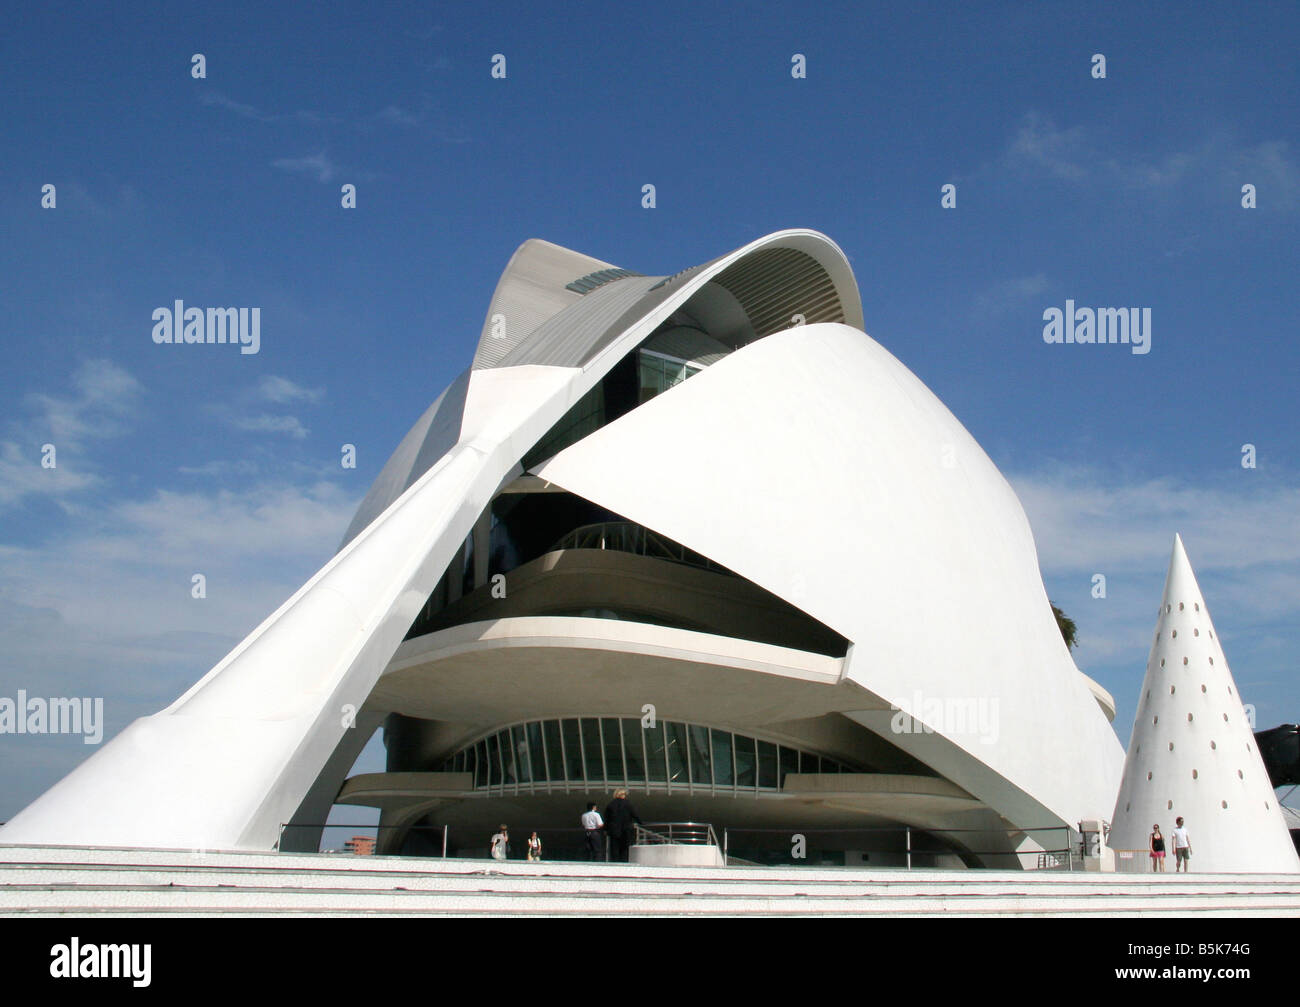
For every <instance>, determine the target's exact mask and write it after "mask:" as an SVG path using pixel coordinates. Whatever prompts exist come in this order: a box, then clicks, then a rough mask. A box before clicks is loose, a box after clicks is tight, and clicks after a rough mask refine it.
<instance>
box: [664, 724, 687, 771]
mask: <svg viewBox="0 0 1300 1007" xmlns="http://www.w3.org/2000/svg"><path fill="white" fill-rule="evenodd" d="M664 731H665V732H666V734H667V739H668V780H669V782H670V783H685V782H686V780H687V776H686V772H687V764H686V759H687V755H686V725H685V724H679V723H677V722H675V721H672V720H669V721H666V722H665V723H664Z"/></svg>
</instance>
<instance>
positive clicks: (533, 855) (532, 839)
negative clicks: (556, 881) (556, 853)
mask: <svg viewBox="0 0 1300 1007" xmlns="http://www.w3.org/2000/svg"><path fill="white" fill-rule="evenodd" d="M528 859H529V860H541V859H542V841H541V840H540V839H538V838H537V833H536V832H534V833H533V834H532V835H531V836H529V837H528Z"/></svg>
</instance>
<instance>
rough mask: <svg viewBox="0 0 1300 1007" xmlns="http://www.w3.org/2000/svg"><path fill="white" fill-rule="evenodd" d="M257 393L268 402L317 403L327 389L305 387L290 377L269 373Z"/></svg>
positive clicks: (261, 382) (260, 383)
mask: <svg viewBox="0 0 1300 1007" xmlns="http://www.w3.org/2000/svg"><path fill="white" fill-rule="evenodd" d="M257 394H258V395H259V396H261V398H262V399H264V400H265V401H267V402H277V403H288V402H307V403H311V404H312V405H315V404H316V403H317V402H320V401H321V399H323V398H324V397H325V389H323V388H304V387H303V386H302V385H299V384H296V383H294V382H292V381H290V380H289V379H288V378H282V377H278V376H276V375H273V374H268V375H266V376H265V377H264V378H262V380H261V381H260V382H259V383H258V386H257Z"/></svg>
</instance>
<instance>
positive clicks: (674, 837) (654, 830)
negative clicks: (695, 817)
mask: <svg viewBox="0 0 1300 1007" xmlns="http://www.w3.org/2000/svg"><path fill="white" fill-rule="evenodd" d="M635 843H636V845H638V846H647V845H649V846H660V845H673V846H717V845H718V836H717V833H715V832H714V831H713V826H712V825H709V824H708V823H706V822H651V823H650V824H649V825H641V824H638V825H637V826H636V833H635Z"/></svg>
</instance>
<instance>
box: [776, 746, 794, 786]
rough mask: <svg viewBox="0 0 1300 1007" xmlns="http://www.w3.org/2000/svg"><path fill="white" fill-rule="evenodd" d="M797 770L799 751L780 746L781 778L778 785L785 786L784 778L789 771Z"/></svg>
mask: <svg viewBox="0 0 1300 1007" xmlns="http://www.w3.org/2000/svg"><path fill="white" fill-rule="evenodd" d="M797 772H799V753H798V751H797V750H795V749H793V748H786V747H785V746H784V745H782V746H781V780H780V783H779V784H778V785H779V786H782V787H784V786H785V778H786V776H788V775H789V774H790V773H797Z"/></svg>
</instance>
